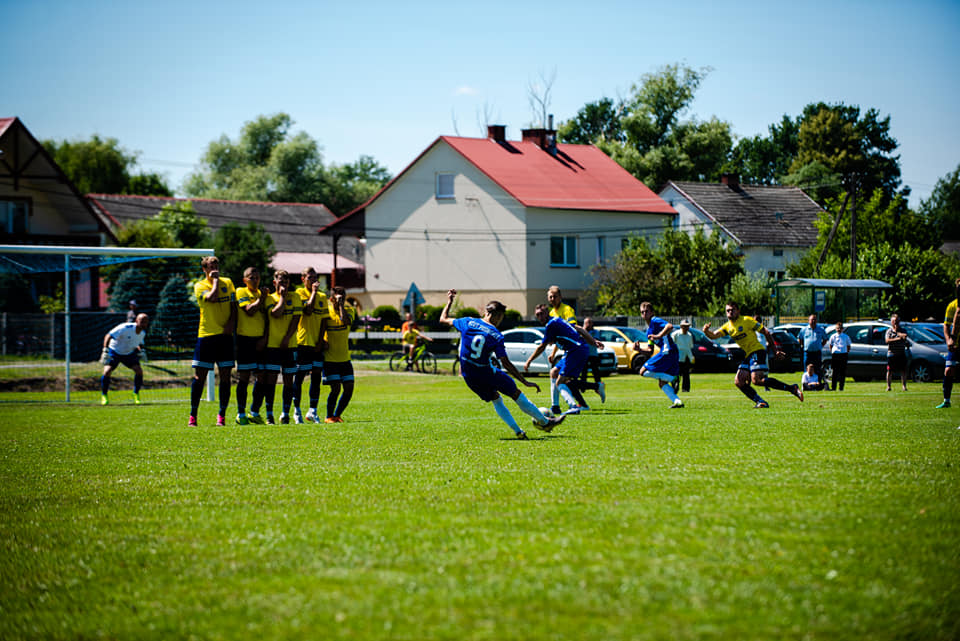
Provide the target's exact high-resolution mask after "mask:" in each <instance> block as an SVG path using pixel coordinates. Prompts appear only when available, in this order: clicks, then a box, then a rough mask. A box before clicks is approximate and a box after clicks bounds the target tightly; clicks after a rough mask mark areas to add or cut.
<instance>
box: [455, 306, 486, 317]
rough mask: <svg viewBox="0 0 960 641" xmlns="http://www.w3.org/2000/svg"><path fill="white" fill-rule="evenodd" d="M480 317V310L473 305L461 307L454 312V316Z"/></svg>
mask: <svg viewBox="0 0 960 641" xmlns="http://www.w3.org/2000/svg"><path fill="white" fill-rule="evenodd" d="M466 317H470V318H480V312H478V311H477V310H475V309H474V308H472V307H461V308H460V309H458V310H457V311H456V313H455V314H454V318H466Z"/></svg>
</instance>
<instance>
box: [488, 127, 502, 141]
mask: <svg viewBox="0 0 960 641" xmlns="http://www.w3.org/2000/svg"><path fill="white" fill-rule="evenodd" d="M487 138H491V139H493V141H494V142H500V143H503V142H506V141H507V126H506V125H487Z"/></svg>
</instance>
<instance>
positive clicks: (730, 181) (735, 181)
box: [720, 174, 740, 189]
mask: <svg viewBox="0 0 960 641" xmlns="http://www.w3.org/2000/svg"><path fill="white" fill-rule="evenodd" d="M720 184H721V185H726V186H727V187H730V188H731V189H736V188H737V187H739V186H740V176H739V175H738V174H721V176H720Z"/></svg>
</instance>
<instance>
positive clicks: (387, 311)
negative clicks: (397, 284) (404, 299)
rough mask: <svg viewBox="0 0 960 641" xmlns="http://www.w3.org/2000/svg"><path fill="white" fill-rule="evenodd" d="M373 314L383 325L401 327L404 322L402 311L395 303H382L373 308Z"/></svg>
mask: <svg viewBox="0 0 960 641" xmlns="http://www.w3.org/2000/svg"><path fill="white" fill-rule="evenodd" d="M371 316H373V317H374V318H379V319H380V322H381V323H382V324H383V325H390V326H391V327H394V326H396V327H399V326H400V325H401V324H402V323H403V321H402V320H401V317H400V312H399V311H397V308H396V307H394V306H393V305H380V306H379V307H377V308H376V309H375V310H373V313H372V314H371Z"/></svg>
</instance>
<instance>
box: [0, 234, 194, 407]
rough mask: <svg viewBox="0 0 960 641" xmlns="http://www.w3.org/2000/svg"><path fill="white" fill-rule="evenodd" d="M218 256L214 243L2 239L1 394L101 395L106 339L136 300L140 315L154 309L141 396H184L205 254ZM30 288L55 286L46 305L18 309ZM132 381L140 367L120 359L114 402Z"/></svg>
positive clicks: (93, 398) (83, 398) (128, 398)
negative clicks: (119, 244) (128, 244)
mask: <svg viewBox="0 0 960 641" xmlns="http://www.w3.org/2000/svg"><path fill="white" fill-rule="evenodd" d="M212 254H213V250H212V249H167V248H163V249H161V248H113V247H53V246H19V245H13V246H11V245H2V246H0V278H3V279H4V280H5V281H6V282H4V283H3V287H4V289H3V292H4V304H5V308H4V309H2V310H0V400H17V401H24V400H38V401H43V400H45V401H53V400H66V401H72V402H77V401H79V402H98V401H99V399H100V379H101V376H102V374H103V364H101V362H100V357H101V352H102V349H103V345H104V337H105V336H106V334H107V333H108V332H110V330H111V329H113V328H114V327H116V326H117V325H119V324H121V323H124V322H127V320H128V312H130V311H132V310H134V308H133V307H132V306H131V305H130V301H135V302H136V308H135V311H136V313H146V314H148V316H149V317H150V328H149V331H148V332H147V334H146V337H145V341H144V355H143V357H141V367H142V369H143V373H144V382H143V389H142V390H141V394H140V396H141V399H143V400H144V401H148V400H149V401H160V400H171V401H173V400H175V401H183V399H184V388H185V387H189V385H190V381H191V379H192V377H193V370H192V367H191V363H192V359H193V348H194V345H195V342H196V336H197V324H198V320H199V309H198V308H197V305H196V303H195V302H194V300H193V295H192V288H193V283H194V282H195V281H196V279H198V278H199V277H200V276H201V272H200V269H199V259H200V257H202V256H208V255H212ZM44 279H46V282H45V283H43V285H44V286H42V287H38V282H42V281H43V280H44ZM51 281H52V282H51ZM54 282H55V283H56V284H55V285H54V284H53V283H54ZM24 288H26V289H27V290H31V289H32V290H35V291H38V290H39V289H46V290H47V291H50V290H51V289H52V290H53V291H54V295H53V296H49V297H47V299H46V300H45V301H44V302H45V305H44V306H45V307H48V309H47V312H48V313H37V312H16V311H12V309H11V308H18V307H19V308H22V307H23V306H22V305H20V306H18V305H17V304H16V302H17V297H18V294H19V296H20V297H29V298H30V300H32V298H33V293H32V292H30V293H28V292H27V291H23V289H24ZM41 298H42V297H41ZM103 307H105V308H106V309H105V311H91V308H93V309H97V308H103ZM49 308H59V309H61V310H62V311H52V309H49ZM132 389H133V372H132V371H131V370H130V369H128V368H126V367H125V366H123V365H120V366H118V367H117V369H116V370H114V372H113V374H112V376H111V380H110V402H111V404H114V403H120V404H122V403H127V402H132V394H131V391H132Z"/></svg>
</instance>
